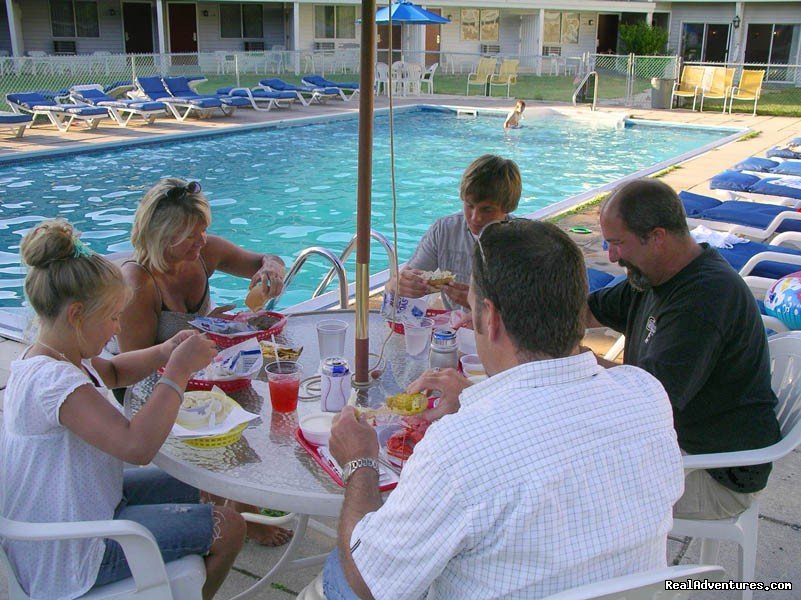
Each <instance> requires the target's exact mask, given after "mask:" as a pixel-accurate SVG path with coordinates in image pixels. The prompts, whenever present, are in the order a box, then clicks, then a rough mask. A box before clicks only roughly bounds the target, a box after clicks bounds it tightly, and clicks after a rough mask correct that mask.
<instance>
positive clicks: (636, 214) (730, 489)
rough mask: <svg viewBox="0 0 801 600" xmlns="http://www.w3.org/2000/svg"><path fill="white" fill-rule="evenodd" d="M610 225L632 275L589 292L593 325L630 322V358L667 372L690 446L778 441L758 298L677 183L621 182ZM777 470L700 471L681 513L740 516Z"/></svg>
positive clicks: (683, 440) (607, 215) (605, 226)
mask: <svg viewBox="0 0 801 600" xmlns="http://www.w3.org/2000/svg"><path fill="white" fill-rule="evenodd" d="M601 231H602V232H603V236H604V239H605V241H606V243H607V244H608V251H609V260H610V261H611V262H616V263H618V264H619V265H621V266H622V267H625V268H626V270H627V273H628V279H627V280H626V281H623V282H621V283H620V284H618V285H617V286H615V287H613V288H607V289H602V290H599V291H597V292H594V293H592V294H590V297H589V311H588V312H587V315H586V322H587V326H588V327H598V326H599V325H604V326H607V327H611V328H613V329H615V330H617V331H620V332H622V333H624V334H625V336H626V350H625V354H624V359H623V361H624V363H625V364H629V365H636V366H638V367H641V368H643V369H645V370H646V371H648V372H649V373H651V374H652V375H654V376H655V377H656V378H657V379H658V380H659V381H661V382H662V385H664V386H665V389H666V390H667V393H668V396H669V397H670V401H671V403H672V405H673V416H674V424H675V427H676V433H677V435H678V439H679V446H681V448H682V451H683V452H685V453H687V454H704V453H710V452H731V451H736V450H750V449H753V448H761V447H764V446H769V445H770V444H773V443H774V442H776V441H778V439H779V438H780V432H779V425H778V422H777V420H776V415H775V413H774V407H775V406H776V402H777V401H776V396H775V395H774V394H773V391H772V390H771V387H770V364H769V355H768V343H767V338H766V336H765V329H764V327H763V325H762V320H761V318H760V316H759V310H758V308H757V305H756V301H755V299H754V297H753V295H752V294H751V292H750V290H749V289H748V286H747V285H746V284H745V282H744V281H743V279H742V277H740V276H739V275H738V274H737V273H736V272H735V271H734V270H733V269H732V268H731V266H729V264H728V263H727V262H726V261H725V260H724V259H723V258H722V257H721V256H720V255H719V254H718V253H717V251H716V250H715V249H714V248H710V247H709V246H708V245H707V244H697V243H696V242H695V240H693V238H692V236H691V235H690V232H689V229H688V227H687V219H686V216H685V213H684V208H683V206H682V204H681V201H680V200H679V198H678V196H677V195H676V193H675V192H674V191H673V189H671V188H670V187H669V186H668V185H666V184H664V183H662V182H660V181H657V180H654V179H640V180H637V181H631V182H629V183H626V184H624V185H622V186H621V187H619V188H618V189H617V190H615V191H614V192H613V193H612V195H611V196H610V197H609V198H608V199H607V200H606V202H605V203H604V205H603V206H602V208H601ZM598 360H599V362H600V363H601V364H604V366H610V365H611V363H608V361H604V360H602V359H600V358H599V359H598ZM770 469H771V465H770V464H764V465H757V466H752V467H737V468H729V469H711V470H708V471H703V470H701V471H693V472H691V473H689V474H688V475H687V477H686V480H685V491H684V495H683V496H682V498H681V499H680V500H679V501H678V502H677V503H676V506H675V507H674V515H675V516H677V517H687V518H696V519H722V518H726V517H730V516H733V515H736V514H738V513H740V512H742V511H743V510H745V509H746V508H747V507H748V506H749V505H750V504H751V502H752V500H753V495H754V493H756V492H758V491H759V490H761V489H762V488H764V487H765V485H766V484H767V480H768V475H769V474H770Z"/></svg>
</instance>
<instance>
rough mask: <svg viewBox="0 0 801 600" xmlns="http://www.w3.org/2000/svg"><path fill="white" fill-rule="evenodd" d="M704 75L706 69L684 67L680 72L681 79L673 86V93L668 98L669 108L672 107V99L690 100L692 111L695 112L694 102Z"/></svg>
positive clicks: (702, 83) (701, 85)
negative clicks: (691, 101)
mask: <svg viewBox="0 0 801 600" xmlns="http://www.w3.org/2000/svg"><path fill="white" fill-rule="evenodd" d="M705 74H706V67H695V66H690V65H687V66H685V67H684V68H683V69H682V70H681V79H679V81H677V82H676V83H674V84H673V92H672V94H671V97H670V102H671V106H673V99H674V98H676V99H678V98H692V99H693V110H695V101H696V100H697V99H698V93H699V92H700V91H701V88H702V87H703V85H704V75H705Z"/></svg>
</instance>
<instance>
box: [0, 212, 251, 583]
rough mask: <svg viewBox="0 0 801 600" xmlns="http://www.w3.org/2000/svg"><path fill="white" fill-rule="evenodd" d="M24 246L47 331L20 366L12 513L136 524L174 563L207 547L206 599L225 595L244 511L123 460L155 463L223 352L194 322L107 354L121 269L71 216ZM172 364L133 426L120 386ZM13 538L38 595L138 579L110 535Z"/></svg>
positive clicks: (4, 476) (13, 402)
mask: <svg viewBox="0 0 801 600" xmlns="http://www.w3.org/2000/svg"><path fill="white" fill-rule="evenodd" d="M21 255H22V262H23V263H24V264H25V265H27V267H28V273H27V276H26V278H25V293H26V296H27V297H28V300H29V302H30V304H31V306H32V307H33V309H34V310H35V311H36V315H37V317H38V320H39V327H40V329H39V335H38V338H37V340H36V342H35V343H34V344H33V345H32V346H30V347H29V348H28V349H27V350H26V351H25V352H24V353H23V355H22V356H21V357H20V358H19V359H18V360H15V361H14V362H13V363H12V365H11V376H10V378H9V381H8V385H7V388H6V392H5V407H4V419H3V427H2V430H0V456H2V457H3V460H2V461H0V514H2V515H3V516H5V517H8V518H10V519H14V520H18V521H27V522H59V521H93V520H105V519H129V520H132V521H137V522H139V523H140V524H142V525H144V526H145V527H146V528H148V529H149V530H150V531H151V533H153V535H154V536H155V538H156V542H157V543H158V546H159V549H160V550H161V553H162V556H163V558H164V560H165V562H169V561H171V560H176V559H178V558H181V557H182V556H186V555H188V554H200V555H203V556H204V560H205V565H206V582H205V585H204V587H203V597H204V598H211V597H213V595H214V593H215V592H216V591H217V589H218V588H219V587H220V585H221V584H222V582H223V580H224V579H225V577H226V575H227V574H228V571H229V570H230V568H231V565H232V564H233V562H234V559H235V558H236V555H237V554H238V553H239V550H240V549H241V547H242V544H243V542H244V538H245V523H244V521H243V519H242V517H241V516H240V515H239V514H238V513H237V512H235V511H234V510H232V509H229V508H226V507H215V506H212V505H210V504H200V496H199V492H198V490H196V489H195V488H192V487H190V486H188V485H186V484H183V483H181V482H179V481H177V480H175V479H173V478H172V477H170V476H168V475H167V474H166V473H164V472H162V471H160V470H159V469H156V468H145V469H141V468H134V469H127V470H124V469H123V463H124V462H128V463H133V464H137V465H147V464H148V463H150V461H151V459H152V458H153V457H154V456H155V455H156V453H157V452H158V450H159V448H160V447H161V445H162V444H163V443H164V440H165V439H166V437H167V435H168V434H169V432H170V429H171V427H172V424H173V423H174V421H175V417H176V415H177V413H178V409H179V407H180V405H181V401H182V398H183V390H184V389H185V387H186V382H187V379H188V378H189V376H190V374H191V373H192V372H194V371H195V370H197V369H199V368H202V367H203V366H205V365H207V364H208V363H209V361H210V360H211V359H212V358H213V357H214V355H215V353H216V348H215V347H214V344H213V342H212V341H211V340H209V339H208V338H206V337H205V336H204V335H201V334H198V333H192V332H190V331H183V332H181V333H179V334H177V335H175V336H174V337H172V338H171V339H169V340H167V341H165V342H163V343H162V344H159V345H156V346H153V347H151V348H148V349H146V350H137V351H134V352H128V353H124V354H120V355H118V356H115V357H113V358H111V359H110V360H106V359H103V358H100V357H99V356H98V355H99V354H100V352H101V350H102V349H103V347H104V345H105V344H106V342H107V341H108V340H109V338H110V337H111V336H112V335H114V334H116V333H119V318H120V313H121V312H122V310H123V308H124V306H125V304H126V303H127V302H128V300H129V299H130V297H131V290H130V289H128V288H127V287H126V286H125V284H124V283H123V281H122V276H121V273H120V269H119V267H117V266H116V265H114V264H113V263H111V262H110V261H108V260H106V259H105V258H103V257H102V256H100V255H98V254H95V253H94V252H92V251H91V250H89V249H88V248H87V247H86V246H85V245H84V244H83V243H82V242H81V241H80V240H79V239H78V237H77V234H76V232H75V230H74V229H73V228H72V226H71V225H70V224H69V223H67V222H66V221H64V220H60V219H57V220H51V221H44V222H42V223H41V224H39V225H37V226H36V227H34V228H33V229H32V230H31V231H30V232H29V233H28V234H27V235H26V236H25V238H24V239H23V241H22V245H21ZM165 365H166V366H165ZM162 366H164V367H165V368H164V376H163V377H162V378H161V379H160V380H159V381H158V382H157V383H156V385H155V388H154V390H153V393H152V394H151V396H150V399H149V400H148V402H147V404H146V405H145V406H144V407H143V408H142V410H140V411H139V413H138V414H136V416H134V417H133V418H132V419H131V420H130V421H129V420H128V419H127V418H126V417H125V416H124V415H123V414H122V412H121V410H120V408H119V406H118V405H117V404H116V402H114V401H113V400H109V395H108V390H109V389H110V388H114V387H119V386H122V385H129V384H132V383H134V382H136V381H138V380H140V379H142V378H143V377H145V376H146V375H148V374H149V373H152V372H153V371H155V370H156V369H158V368H160V367H162ZM3 547H4V548H5V550H6V552H7V553H8V555H9V558H10V559H11V562H12V564H13V566H14V570H15V572H16V574H17V577H18V579H19V581H20V583H21V584H22V587H23V588H24V589H25V591H26V592H27V593H28V594H29V595H30V596H32V597H34V598H75V597H76V596H81V595H83V594H85V593H86V592H87V591H88V590H89V589H90V588H92V587H94V586H97V585H104V584H107V583H111V582H113V581H117V580H120V579H124V578H126V577H129V576H130V569H129V567H128V564H127V562H126V559H125V557H124V555H123V553H122V549H121V547H120V546H119V544H117V542H114V541H111V540H103V539H86V540H83V539H82V540H68V541H47V542H37V543H36V544H33V543H29V542H20V541H13V540H4V541H3Z"/></svg>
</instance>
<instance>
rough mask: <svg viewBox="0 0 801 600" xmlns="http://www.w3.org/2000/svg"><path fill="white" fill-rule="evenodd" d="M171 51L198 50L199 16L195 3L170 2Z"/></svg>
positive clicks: (187, 51)
mask: <svg viewBox="0 0 801 600" xmlns="http://www.w3.org/2000/svg"><path fill="white" fill-rule="evenodd" d="M167 14H168V18H169V21H170V26H169V31H170V52H172V53H174V54H180V53H190V52H191V53H196V52H197V16H196V14H195V5H194V4H169V5H168V11H167Z"/></svg>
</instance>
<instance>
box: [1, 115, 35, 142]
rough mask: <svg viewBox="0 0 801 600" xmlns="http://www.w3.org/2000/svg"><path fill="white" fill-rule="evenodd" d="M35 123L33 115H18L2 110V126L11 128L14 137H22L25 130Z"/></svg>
mask: <svg viewBox="0 0 801 600" xmlns="http://www.w3.org/2000/svg"><path fill="white" fill-rule="evenodd" d="M31 123H33V117H32V116H31V115H18V114H15V113H10V112H6V111H0V128H3V129H10V130H11V131H12V132H13V133H14V137H18V138H21V137H22V135H23V134H24V133H25V130H26V129H28V127H30V126H31Z"/></svg>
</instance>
